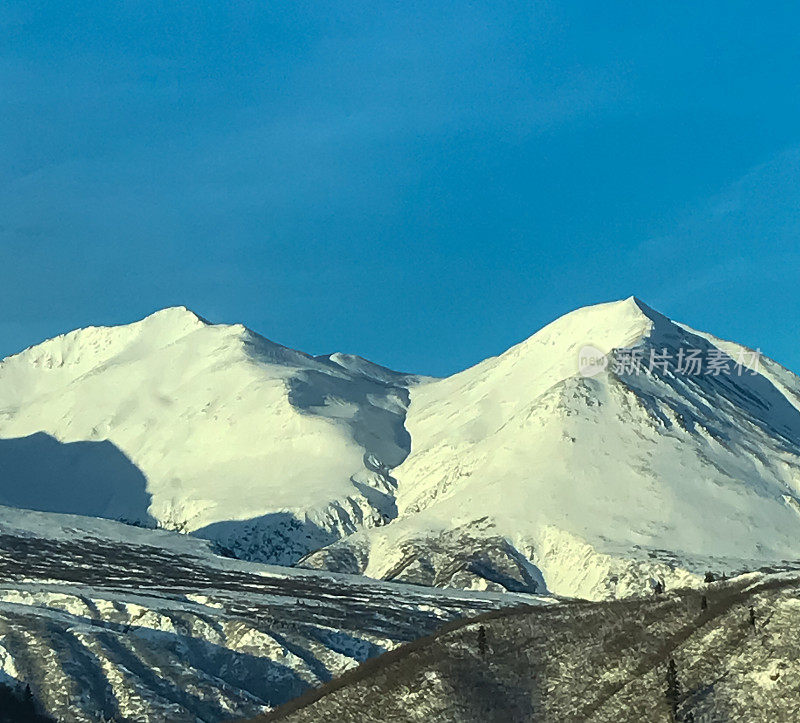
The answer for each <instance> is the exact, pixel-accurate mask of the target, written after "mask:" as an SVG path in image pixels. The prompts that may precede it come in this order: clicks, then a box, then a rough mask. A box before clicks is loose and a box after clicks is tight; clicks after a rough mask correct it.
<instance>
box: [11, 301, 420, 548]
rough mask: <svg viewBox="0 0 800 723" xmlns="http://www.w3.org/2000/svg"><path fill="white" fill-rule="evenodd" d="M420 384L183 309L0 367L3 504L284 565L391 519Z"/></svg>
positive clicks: (62, 341) (54, 343)
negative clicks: (200, 540) (183, 537)
mask: <svg viewBox="0 0 800 723" xmlns="http://www.w3.org/2000/svg"><path fill="white" fill-rule="evenodd" d="M415 381H416V378H415V377H412V376H408V375H403V374H398V373H395V372H391V371H390V370H388V369H384V368H383V367H379V366H377V365H374V364H371V363H369V362H367V361H366V360H363V359H360V358H359V357H354V356H349V355H343V354H334V355H331V356H330V357H319V358H314V357H311V356H309V355H307V354H303V353H301V352H297V351H293V350H291V349H288V348H286V347H283V346H280V345H278V344H275V343H273V342H271V341H269V340H267V339H264V338H263V337H261V336H259V335H257V334H255V333H253V332H251V331H250V330H248V329H246V328H245V327H243V326H240V325H236V326H227V325H213V324H209V323H208V322H206V321H205V320H203V319H201V318H200V317H198V316H196V315H195V314H194V313H192V312H191V311H188V310H187V309H185V308H183V307H179V308H170V309H165V310H163V311H160V312H158V313H156V314H153V315H152V316H149V317H147V318H146V319H144V320H142V321H140V322H137V323H134V324H130V325H127V326H119V327H91V328H88V329H81V330H78V331H74V332H71V333H69V334H65V335H63V336H59V337H57V338H55V339H51V340H49V341H46V342H44V343H43V344H40V345H38V346H35V347H32V348H30V349H27V350H26V351H24V352H22V353H20V354H17V355H15V356H12V357H9V358H7V359H5V360H3V361H2V362H1V363H0V503H2V504H7V505H12V506H16V507H23V508H30V509H36V510H42V511H50V512H65V513H77V514H84V515H92V516H101V517H108V518H112V519H125V520H129V521H134V522H138V523H141V524H145V525H153V524H156V523H158V524H159V525H160V526H164V527H168V528H173V529H179V530H184V531H196V532H197V534H199V535H202V536H207V537H210V538H214V539H216V540H218V541H220V542H221V543H222V544H223V545H224V546H226V547H228V548H231V549H232V550H233V551H234V552H236V553H237V554H239V555H240V556H245V557H250V558H252V559H257V560H262V561H267V562H276V563H281V564H289V563H292V562H294V561H296V560H297V559H298V558H299V557H300V556H301V555H303V554H305V553H307V552H308V551H309V550H313V549H317V548H319V547H321V546H322V545H324V544H327V543H329V542H331V541H333V540H336V539H338V538H339V537H341V536H342V535H346V534H349V533H350V532H353V531H354V530H356V529H358V528H359V527H361V526H369V525H375V524H383V523H384V522H386V521H387V520H389V519H391V518H392V517H393V516H394V515H395V514H396V509H395V506H394V502H393V486H394V481H393V479H392V478H391V477H390V476H389V474H388V469H389V468H391V467H394V466H395V465H397V464H399V463H400V462H401V461H402V460H403V459H404V457H405V456H406V454H407V452H408V448H409V437H408V433H407V432H406V430H405V428H404V425H403V420H404V418H405V414H406V406H407V401H408V391H407V388H406V387H407V386H408V385H409V384H412V383H414V382H415Z"/></svg>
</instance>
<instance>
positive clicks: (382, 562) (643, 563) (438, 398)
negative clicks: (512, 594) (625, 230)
mask: <svg viewBox="0 0 800 723" xmlns="http://www.w3.org/2000/svg"><path fill="white" fill-rule="evenodd" d="M586 345H593V346H594V347H597V348H599V349H600V350H602V351H603V352H612V350H617V351H616V352H614V354H615V355H616V356H617V358H621V357H622V356H623V355H624V352H622V351H621V350H624V349H637V350H639V351H641V353H642V355H643V357H644V358H645V359H646V360H649V354H650V350H651V349H653V350H656V351H657V352H663V350H665V349H666V350H667V351H668V353H669V354H671V355H672V357H673V358H677V355H678V353H679V350H681V349H683V350H684V352H687V351H688V350H691V349H700V350H701V352H702V354H703V355H704V356H705V357H712V356H714V355H715V354H716V352H715V350H716V349H720V350H722V351H723V352H725V353H727V354H730V355H731V356H732V357H733V360H732V361H731V360H729V361H731V364H730V368H731V370H733V366H734V365H733V362H735V361H736V360H737V359H738V358H739V354H740V353H744V352H747V351H748V350H745V349H743V348H742V347H739V346H737V345H735V344H731V343H728V342H721V341H719V340H717V339H715V338H714V337H710V336H708V335H701V334H699V333H697V332H694V331H692V330H691V329H689V328H687V327H685V326H682V325H678V324H675V323H673V322H671V321H670V320H669V319H667V318H666V317H664V316H662V315H661V314H659V313H657V312H655V311H653V310H652V309H650V308H648V307H647V306H645V305H644V304H642V303H641V302H640V301H638V300H636V299H633V298H630V299H627V300H625V301H620V302H614V303H609V304H601V305H598V306H593V307H587V308H584V309H579V310H577V311H575V312H572V313H570V314H567V315H566V316H564V317H562V318H560V319H558V320H557V321H555V322H553V323H552V324H550V325H549V326H547V327H545V328H544V329H542V330H541V331H540V332H538V333H537V334H535V335H534V336H532V337H531V338H530V339H528V340H527V341H525V342H523V343H521V344H519V345H517V346H515V347H513V348H512V349H510V350H508V351H507V352H506V353H504V354H502V355H501V356H499V357H496V358H492V359H488V360H486V361H484V362H482V363H480V364H478V365H477V366H475V367H473V368H471V369H468V370H466V371H464V372H462V373H460V374H456V375H454V376H452V377H449V378H447V379H443V380H438V381H433V382H430V383H427V384H422V385H420V386H418V387H415V388H413V389H412V390H411V403H410V409H409V413H408V416H407V418H406V428H407V429H408V431H409V433H410V435H411V453H410V455H409V456H408V457H407V458H406V459H405V461H404V462H403V463H402V464H401V465H400V466H399V467H398V468H397V469H395V470H394V471H393V474H394V476H395V477H396V478H397V481H398V486H397V506H398V512H399V516H398V518H397V519H396V520H395V521H394V522H393V523H392V524H391V525H390V526H388V527H384V528H381V529H376V530H370V531H365V532H360V533H358V534H355V535H353V536H351V537H349V538H348V539H347V540H344V541H341V542H339V543H337V544H335V545H333V546H331V547H329V548H327V549H325V550H322V551H320V552H318V553H316V554H312V555H311V556H310V557H309V558H308V559H306V560H305V562H304V564H306V565H309V566H318V567H327V568H329V569H346V570H348V571H349V572H364V573H366V574H368V575H371V576H374V577H385V578H391V579H400V580H402V579H410V580H414V581H416V582H429V583H435V584H440V585H443V584H444V585H446V584H453V585H459V586H461V585H464V584H465V582H467V583H468V584H469V585H471V586H476V587H485V586H487V585H489V584H493V585H499V586H501V587H506V588H508V587H509V586H508V585H506V584H505V580H504V579H503V577H502V576H500V577H498V575H497V570H498V568H502V565H498V564H497V563H496V559H497V557H498V554H500V555H501V556H502V554H505V558H506V565H505V570H504V571H503V572H504V573H505V572H507V571H508V568H509V566H511V567H516V568H518V569H519V570H520V571H522V570H523V568H524V561H525V560H527V561H528V562H529V563H531V567H529V568H528V570H527V572H528V575H529V577H530V578H531V579H532V580H533V581H534V582H535V581H536V580H537V579H538V580H540V583H539V585H538V589H539V590H541V589H542V586H541V582H543V583H544V584H545V585H546V586H547V588H548V589H549V590H550V591H552V592H555V593H558V594H563V595H574V596H581V597H589V598H604V597H614V596H622V595H628V594H633V593H641V592H644V591H646V590H647V588H648V586H649V585H650V584H651V578H661V579H663V580H665V581H666V582H667V584H668V585H672V584H678V583H680V584H684V583H692V582H693V581H695V582H696V581H697V579H698V578H697V576H698V575H700V574H702V573H703V572H704V570H706V569H715V570H718V571H719V570H728V571H729V572H730V571H731V570H741V569H753V568H755V567H757V566H759V565H760V564H764V563H767V562H775V561H780V560H798V559H800V514H799V513H800V412H799V411H798V409H799V408H800V403H799V401H800V380H798V378H797V377H796V376H795V375H793V374H791V373H790V372H788V371H787V370H785V369H783V368H782V367H780V366H779V365H777V364H775V363H774V362H771V361H769V360H764V359H762V361H761V364H760V370H759V372H758V373H757V374H752V373H750V372H749V371H746V370H743V373H742V374H738V373H732V374H720V375H718V376H715V375H706V374H701V375H699V376H698V375H692V374H678V373H675V369H670V368H668V369H666V370H665V369H663V368H661V367H659V366H656V367H655V368H654V369H653V370H649V368H647V366H646V365H645V368H644V369H643V370H642V372H641V373H639V374H633V373H629V371H624V370H616V371H615V365H614V364H610V365H609V367H608V368H607V369H606V370H605V371H603V372H601V373H599V374H597V375H596V376H592V377H584V376H583V375H581V374H580V373H579V366H578V357H579V353H580V350H581V349H582V348H583V347H584V346H586ZM503 544H505V545H506V548H505V552H504V553H503V552H502V551H501V552H498V551H499V549H500V546H502V545H503ZM487 550H488V551H490V552H491V554H487ZM469 551H471V552H469ZM468 552H469V554H467V553H468ZM453 556H461V557H462V558H464V559H465V560H466V564H465V565H462V566H460V568H459V569H458V570H456V572H457V573H458V575H459V577H458V578H456V579H449V575H450V574H451V572H452V570H451V569H449V568H448V567H447V566H448V565H450V561H451V560H452V558H453ZM490 558H494V560H492V559H490ZM520 559H521V560H522V563H520ZM487 569H488V574H487ZM537 572H538V573H539V574H540V575H539V576H537V574H536V573H537ZM516 577H517V580H519V579H521V577H520V575H517V576H516ZM528 588H529V589H536V588H537V586H536V585H529V586H528ZM511 589H514V588H511Z"/></svg>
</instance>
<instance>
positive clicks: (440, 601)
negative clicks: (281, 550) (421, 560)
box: [0, 507, 531, 723]
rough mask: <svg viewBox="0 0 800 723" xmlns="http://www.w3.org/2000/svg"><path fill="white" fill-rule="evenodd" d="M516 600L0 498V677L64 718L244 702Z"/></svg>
mask: <svg viewBox="0 0 800 723" xmlns="http://www.w3.org/2000/svg"><path fill="white" fill-rule="evenodd" d="M520 602H522V599H521V598H520V597H515V596H511V595H492V594H475V593H469V592H461V591H445V590H430V589H424V588H413V587H411V586H407V585H390V584H387V583H378V582H375V581H373V580H365V579H364V578H353V577H347V576H339V575H331V574H328V573H317V572H310V571H306V570H296V569H290V568H280V567H271V566H264V565H258V564H255V563H248V562H242V561H239V560H231V559H227V558H222V557H218V556H216V555H214V554H212V552H211V550H210V549H209V543H207V542H205V541H203V540H197V539H194V538H192V537H189V536H186V535H179V534H176V533H174V532H167V531H160V530H159V531H154V530H142V529H137V528H135V527H131V526H128V525H123V524H119V523H116V522H110V521H106V520H92V519H89V518H86V517H79V516H74V515H57V514H52V513H39V512H30V511H22V510H15V509H11V508H5V507H0V684H2V685H8V686H12V687H17V688H21V689H23V690H24V688H25V686H26V685H27V686H30V689H31V691H32V694H33V697H34V699H35V701H36V702H37V705H38V707H39V709H40V710H43V711H46V712H47V713H49V714H50V715H53V716H55V718H56V719H57V720H58V721H64V722H65V723H79V722H82V723H101V722H102V721H154V722H156V721H157V722H159V723H161V722H163V721H175V722H176V723H177V722H178V721H187V722H189V721H191V722H192V723H195V721H208V722H209V723H216V722H217V721H224V720H232V719H236V718H242V717H245V716H251V715H254V714H256V713H259V712H262V711H266V710H270V709H271V708H273V707H275V706H277V705H279V704H281V703H284V702H286V701H288V700H291V699H293V698H295V697H296V696H298V695H300V694H301V693H303V692H304V691H306V690H308V689H310V688H313V687H316V686H319V685H321V684H322V683H324V682H326V681H328V680H330V679H331V678H333V677H336V676H338V675H340V674H341V673H343V672H344V671H345V670H348V669H350V668H352V667H354V666H356V665H357V664H359V663H361V662H363V661H364V660H365V659H367V658H369V657H372V656H375V655H379V654H380V653H382V652H384V651H386V650H390V649H392V648H394V647H395V646H396V645H397V644H398V643H402V642H406V641H409V640H413V639H415V638H416V637H418V636H419V635H423V634H426V633H430V632H433V630H435V629H436V628H437V627H438V626H439V625H441V624H442V623H443V622H445V621H448V620H451V619H453V618H456V617H461V616H464V615H466V616H470V615H476V614H479V613H483V612H486V611H488V610H495V609H498V608H500V607H504V606H505V607H508V606H514V605H519V604H520ZM525 602H526V603H529V602H531V601H530V600H529V599H528V598H526V599H525ZM0 712H2V711H0Z"/></svg>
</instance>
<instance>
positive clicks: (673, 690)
mask: <svg viewBox="0 0 800 723" xmlns="http://www.w3.org/2000/svg"><path fill="white" fill-rule="evenodd" d="M664 696H665V697H666V699H667V705H668V706H669V709H670V711H671V712H672V719H673V720H678V704H679V703H680V698H681V687H680V683H679V682H678V667H677V666H676V665H675V660H674V659H673V658H670V659H669V663H667V687H666V688H665V690H664Z"/></svg>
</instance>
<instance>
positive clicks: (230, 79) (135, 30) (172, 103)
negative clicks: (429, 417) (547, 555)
mask: <svg viewBox="0 0 800 723" xmlns="http://www.w3.org/2000/svg"><path fill="white" fill-rule="evenodd" d="M792 5H793V4H791V3H786V4H780V3H771V4H769V5H768V6H764V5H760V6H759V5H757V4H755V3H737V2H718V3H717V2H705V3H633V2H631V3H627V2H625V3H623V2H612V3H588V2H587V3H581V2H578V3H573V2H571V3H567V2H562V3H546V2H536V3H532V2H519V3H505V2H491V3H488V2H487V3H467V2H464V3H452V2H446V3H444V2H443V3H438V2H434V1H432V0H427V1H426V2H419V3H416V2H403V3H380V2H378V3H376V2H368V3H367V2H364V3H361V2H355V1H352V0H348V1H347V2H331V3H327V2H307V3H306V2H282V3H267V2H263V1H262V2H245V1H241V2H235V3H223V2H218V3H208V2H202V1H198V0H195V1H194V2H176V1H175V0H171V1H169V2H162V3H158V2H151V1H149V0H138V1H137V2H133V1H130V2H113V1H110V0H103V1H98V2H85V1H81V0H76V1H75V2H70V3H63V2H56V1H55V0H39V1H37V0H26V2H17V0H11V1H10V2H9V1H8V0H7V1H6V2H5V3H3V4H2V6H1V7H0V37H2V40H0V88H2V93H0V153H2V156H1V157H0V161H1V162H0V308H2V313H0V355H4V354H8V353H12V352H15V351H18V350H19V349H21V348H23V347H25V346H27V345H29V344H32V343H35V342H38V341H40V340H42V339H44V338H46V337H48V336H52V335H55V334H57V333H60V332H62V331H66V330H68V329H71V328H75V327H78V326H85V325H88V324H108V323H122V322H127V321H132V320H134V319H137V318H140V317H142V316H144V315H146V314H148V313H150V312H152V311H154V310H155V309H157V308H160V307H164V306H169V305H177V304H185V305H187V306H189V307H190V308H192V309H194V310H195V311H197V312H198V313H200V314H202V315H203V316H205V317H207V318H209V319H211V320H212V321H227V322H242V323H245V324H247V325H248V326H250V327H252V328H254V329H256V330H257V331H259V332H261V333H263V334H264V335H265V336H268V337H270V338H272V339H274V340H275V341H279V342H281V343H283V344H287V345H289V346H292V347H296V348H300V349H303V350H304V351H308V352H311V353H326V352H332V351H336V350H341V351H347V352H353V353H358V354H361V355H363V356H366V357H367V358H370V359H372V360H374V361H377V362H380V363H383V364H386V365H388V366H391V367H394V368H400V369H404V370H410V371H418V372H422V373H430V374H446V373H450V372H453V371H456V370H458V369H461V368H464V367H466V366H468V365H470V364H472V363H474V362H476V361H479V360H480V359H482V358H484V357H486V356H489V355H492V354H497V353H499V352H501V351H503V350H504V349H505V348H507V347H508V346H510V345H511V344H513V343H516V342H518V341H520V340H521V339H523V338H525V337H527V336H529V335H530V334H531V333H533V332H534V331H536V330H537V329H538V328H540V327H541V326H542V325H544V324H545V323H547V322H548V321H551V320H552V319H553V318H555V317H557V316H559V315H561V314H563V313H565V312H567V311H569V310H571V309H573V308H575V307H578V306H582V305H585V304H591V303H596V302H600V301H607V300H611V299H615V298H623V297H626V296H629V295H631V294H635V295H637V296H639V297H640V298H642V299H643V300H644V301H646V302H647V303H648V304H649V305H651V306H653V307H655V308H656V309H658V310H659V311H662V312H663V313H665V314H667V315H669V316H671V317H673V318H676V319H678V320H681V321H685V322H686V323H689V324H690V325H692V326H695V327H697V328H700V329H703V330H706V331H710V332H712V333H714V334H716V335H718V336H723V337H726V338H732V339H734V340H737V341H740V342H743V343H746V344H748V345H750V346H758V347H760V348H761V349H762V350H763V351H764V352H765V353H767V354H769V355H770V356H773V357H774V358H776V359H777V360H778V361H780V362H782V363H783V364H785V365H787V366H789V367H790V368H792V369H794V370H795V371H800V348H798V345H797V334H796V328H797V322H798V318H799V316H800V315H799V314H798V310H799V309H800V243H799V242H798V241H799V240H800V35H799V34H798V33H797V27H798V22H800V11H798V10H797V8H796V6H794V7H792Z"/></svg>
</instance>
